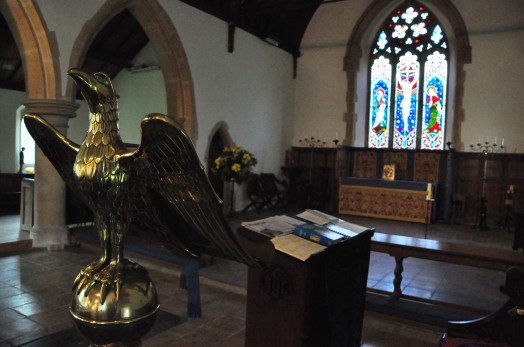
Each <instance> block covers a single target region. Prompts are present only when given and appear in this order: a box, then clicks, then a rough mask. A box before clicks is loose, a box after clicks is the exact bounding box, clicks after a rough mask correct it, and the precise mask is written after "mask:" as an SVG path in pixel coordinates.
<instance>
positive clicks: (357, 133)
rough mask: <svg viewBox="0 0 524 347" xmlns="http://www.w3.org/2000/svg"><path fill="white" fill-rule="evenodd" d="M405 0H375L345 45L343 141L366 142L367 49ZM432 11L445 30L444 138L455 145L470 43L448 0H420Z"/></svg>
mask: <svg viewBox="0 0 524 347" xmlns="http://www.w3.org/2000/svg"><path fill="white" fill-rule="evenodd" d="M403 3H405V1H400V0H398V1H389V0H378V1H375V2H374V3H373V4H372V5H370V6H369V7H368V9H367V10H366V11H365V12H364V14H363V15H362V16H361V18H360V19H359V21H358V22H357V25H356V26H355V28H354V30H353V32H352V34H351V36H350V39H349V41H348V44H347V48H346V55H345V57H344V70H345V71H346V78H347V83H348V89H347V97H346V104H347V123H346V137H345V140H344V144H347V145H355V146H362V147H364V146H367V144H368V143H367V139H368V138H367V130H368V128H369V124H368V117H367V115H368V108H369V100H370V95H369V90H368V81H369V79H370V71H369V69H368V66H369V59H370V54H369V53H370V51H371V49H372V46H373V45H374V44H375V34H376V33H377V32H378V30H379V28H380V26H381V25H382V24H383V23H384V21H385V20H386V18H387V17H388V16H389V15H390V14H391V12H392V11H393V10H394V9H395V8H397V7H399V6H400V5H401V4H403ZM419 3H420V4H421V5H423V6H426V7H427V8H428V10H430V11H431V12H432V13H434V14H435V16H436V17H437V18H438V19H439V21H440V23H441V24H442V28H443V31H445V32H446V34H447V38H448V45H449V47H448V48H449V80H448V81H449V82H448V88H447V92H448V101H447V123H448V125H447V128H446V139H445V140H444V141H445V142H448V141H451V142H453V143H454V144H456V145H458V135H459V134H460V126H461V123H462V121H463V118H464V110H463V106H462V97H463V88H464V87H463V86H464V77H465V74H464V64H468V63H470V62H471V47H470V45H469V40H468V36H467V30H466V27H465V24H464V21H463V20H462V17H461V16H460V14H459V12H458V10H457V9H456V8H455V6H454V5H453V4H452V3H451V2H450V1H449V0H439V1H432V0H420V1H419Z"/></svg>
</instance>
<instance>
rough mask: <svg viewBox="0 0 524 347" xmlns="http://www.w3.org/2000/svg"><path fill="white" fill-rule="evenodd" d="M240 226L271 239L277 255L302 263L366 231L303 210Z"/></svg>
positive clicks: (364, 228)
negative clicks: (289, 257)
mask: <svg viewBox="0 0 524 347" xmlns="http://www.w3.org/2000/svg"><path fill="white" fill-rule="evenodd" d="M242 226H243V227H244V228H247V229H250V230H253V231H256V232H258V233H261V234H263V235H266V236H269V237H271V242H273V244H274V245H275V248H276V249H277V250H278V251H280V252H282V253H285V254H288V255H290V256H292V257H295V258H297V259H300V260H302V261H305V260H307V259H309V257H310V256H311V255H313V254H316V253H319V252H322V251H324V250H325V249H326V248H327V247H330V246H333V245H335V244H337V243H340V242H342V241H344V240H347V239H348V238H351V237H353V236H355V235H358V234H359V233H361V232H363V231H366V230H369V228H366V227H363V226H361V225H357V224H353V223H349V222H347V221H345V220H342V219H339V218H337V217H334V216H331V215H328V214H326V213H323V212H320V211H317V210H305V211H304V212H302V213H299V214H298V215H296V218H295V217H290V216H286V215H280V216H272V217H268V218H264V219H259V220H255V221H251V222H243V223H242Z"/></svg>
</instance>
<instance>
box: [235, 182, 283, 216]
mask: <svg viewBox="0 0 524 347" xmlns="http://www.w3.org/2000/svg"><path fill="white" fill-rule="evenodd" d="M246 192H247V197H248V199H249V201H250V203H249V205H247V206H246V207H244V209H243V210H242V212H246V211H247V210H249V209H250V208H254V209H255V211H256V212H257V213H260V211H261V209H263V208H267V209H268V210H270V211H274V210H275V209H274V207H273V205H271V202H270V201H269V200H268V197H267V194H266V192H265V191H264V187H263V185H262V181H261V179H260V176H259V175H258V174H253V175H251V176H250V177H249V179H248V181H247V187H246Z"/></svg>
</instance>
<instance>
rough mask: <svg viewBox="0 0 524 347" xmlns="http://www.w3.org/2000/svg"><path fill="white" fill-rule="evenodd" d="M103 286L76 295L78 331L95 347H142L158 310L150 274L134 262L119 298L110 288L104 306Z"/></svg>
mask: <svg viewBox="0 0 524 347" xmlns="http://www.w3.org/2000/svg"><path fill="white" fill-rule="evenodd" d="M100 295H101V284H100V283H97V284H95V285H94V286H93V288H91V290H90V291H89V292H88V294H87V296H86V293H85V289H83V290H82V291H81V292H80V293H78V294H76V293H75V294H74V295H73V300H72V303H71V307H70V308H69V312H70V313H71V316H72V318H73V321H74V323H75V327H76V329H77V331H78V332H79V333H80V334H81V335H83V336H84V338H86V339H87V340H88V341H89V342H91V343H92V345H91V346H93V347H94V346H105V347H139V346H141V338H142V337H143V336H144V335H145V334H146V333H147V332H148V331H149V330H150V329H151V327H152V326H153V324H154V322H155V319H156V315H157V312H158V309H159V307H160V305H159V303H158V297H157V293H156V288H155V286H154V284H153V281H152V280H151V279H150V278H149V274H148V273H147V271H146V270H145V269H144V268H143V267H141V266H139V265H137V264H134V263H130V262H128V263H127V264H126V267H125V278H124V281H123V285H122V287H121V289H120V297H119V298H118V300H117V299H116V293H115V290H114V288H110V289H109V290H108V293H107V297H106V300H105V302H104V304H100Z"/></svg>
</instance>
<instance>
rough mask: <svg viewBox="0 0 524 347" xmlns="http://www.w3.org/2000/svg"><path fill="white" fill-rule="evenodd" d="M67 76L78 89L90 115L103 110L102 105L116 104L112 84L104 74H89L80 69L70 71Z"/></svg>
mask: <svg viewBox="0 0 524 347" xmlns="http://www.w3.org/2000/svg"><path fill="white" fill-rule="evenodd" d="M67 74H68V75H69V76H71V78H72V79H73V80H74V81H75V83H76V85H77V87H78V89H80V92H81V93H82V95H83V96H84V99H86V101H87V104H88V105H89V110H90V111H91V113H99V112H101V111H102V110H103V105H107V104H108V103H114V102H116V94H115V91H114V89H113V84H112V83H111V79H110V78H109V76H107V75H106V74H105V73H103V72H95V73H90V72H86V71H83V70H80V69H70V70H69V71H68V72H67Z"/></svg>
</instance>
